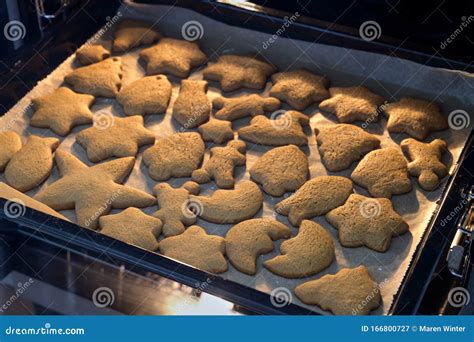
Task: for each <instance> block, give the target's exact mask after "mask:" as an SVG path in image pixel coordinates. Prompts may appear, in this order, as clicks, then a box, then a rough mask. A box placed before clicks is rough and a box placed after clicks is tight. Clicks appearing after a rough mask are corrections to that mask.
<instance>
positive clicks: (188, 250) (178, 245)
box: [160, 226, 228, 273]
mask: <svg viewBox="0 0 474 342" xmlns="http://www.w3.org/2000/svg"><path fill="white" fill-rule="evenodd" d="M160 252H161V253H162V254H163V255H165V256H167V257H170V258H173V259H176V260H178V261H181V262H184V263H185V264H189V265H191V266H194V267H197V268H199V269H200V270H203V271H206V272H210V273H222V272H225V271H227V267H228V266H227V261H226V260H225V258H224V254H225V240H224V238H222V237H220V236H217V235H208V234H207V233H206V231H205V230H204V229H202V228H201V227H199V226H191V227H189V228H188V229H186V231H185V232H184V233H183V234H181V235H178V236H172V237H169V238H166V239H163V240H162V241H161V242H160Z"/></svg>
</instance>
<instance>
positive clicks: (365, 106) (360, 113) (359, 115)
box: [319, 86, 385, 123]
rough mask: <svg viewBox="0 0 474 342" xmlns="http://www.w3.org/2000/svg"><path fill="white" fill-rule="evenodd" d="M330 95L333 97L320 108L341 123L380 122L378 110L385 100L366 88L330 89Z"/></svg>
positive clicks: (322, 103)
mask: <svg viewBox="0 0 474 342" xmlns="http://www.w3.org/2000/svg"><path fill="white" fill-rule="evenodd" d="M329 93H330V94H331V97H330V98H329V99H327V100H324V101H322V102H321V103H320V104H319V108H320V109H321V110H324V111H325V112H329V113H331V114H334V115H336V117H337V119H338V120H339V122H343V123H350V122H354V121H365V122H367V123H370V122H374V121H378V120H379V114H380V113H379V110H378V108H379V107H380V106H381V105H382V104H383V103H384V101H385V99H384V98H383V97H381V96H379V95H377V94H374V93H373V92H371V91H370V90H369V89H367V88H366V87H364V86H356V87H348V88H329Z"/></svg>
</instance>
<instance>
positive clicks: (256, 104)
mask: <svg viewBox="0 0 474 342" xmlns="http://www.w3.org/2000/svg"><path fill="white" fill-rule="evenodd" d="M212 104H213V105H214V108H216V109H219V110H218V111H217V112H216V114H215V116H216V118H217V119H222V120H230V121H233V120H237V119H241V118H244V117H247V116H256V115H264V114H265V112H273V111H275V110H277V109H278V108H280V100H278V99H276V98H274V97H262V96H260V95H257V94H251V95H246V96H239V97H232V98H225V97H223V96H219V97H216V98H215V99H214V100H213V101H212Z"/></svg>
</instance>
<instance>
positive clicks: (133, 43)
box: [112, 19, 162, 52]
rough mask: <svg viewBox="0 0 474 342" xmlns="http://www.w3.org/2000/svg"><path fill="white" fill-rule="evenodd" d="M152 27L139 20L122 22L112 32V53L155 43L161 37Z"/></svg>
mask: <svg viewBox="0 0 474 342" xmlns="http://www.w3.org/2000/svg"><path fill="white" fill-rule="evenodd" d="M153 26H154V25H152V24H151V23H148V22H145V21H140V20H131V19H125V20H122V21H121V22H120V23H119V24H118V27H117V29H116V30H115V32H114V42H113V45H112V49H113V51H115V52H125V51H127V50H130V49H132V48H134V47H137V46H142V45H149V44H151V43H153V42H155V41H157V40H158V39H160V38H161V37H162V36H161V34H160V33H159V32H158V30H157V29H156V28H154V27H153Z"/></svg>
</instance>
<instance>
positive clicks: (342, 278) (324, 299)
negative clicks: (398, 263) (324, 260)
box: [295, 266, 382, 316]
mask: <svg viewBox="0 0 474 342" xmlns="http://www.w3.org/2000/svg"><path fill="white" fill-rule="evenodd" d="M295 294H296V296H297V297H298V298H299V299H300V300H301V301H302V302H303V303H305V304H308V305H318V306H319V307H321V309H323V310H330V311H331V312H332V313H334V314H335V315H347V316H348V315H368V314H369V313H370V311H372V310H374V309H377V308H378V307H379V306H380V303H381V302H382V297H381V295H380V288H379V286H378V284H377V283H376V282H375V281H373V280H372V278H371V277H370V274H369V271H368V270H367V268H366V267H365V266H359V267H356V268H343V269H341V270H340V271H339V272H337V273H336V274H327V275H325V276H323V277H321V278H319V279H316V280H310V281H308V282H306V283H303V284H301V285H298V286H297V287H296V288H295Z"/></svg>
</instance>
